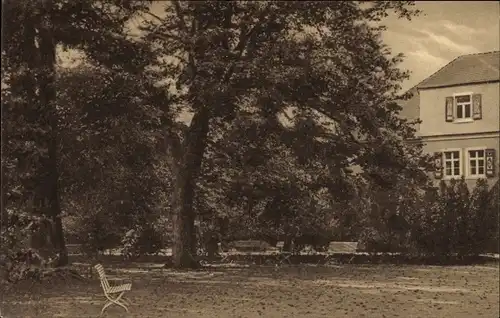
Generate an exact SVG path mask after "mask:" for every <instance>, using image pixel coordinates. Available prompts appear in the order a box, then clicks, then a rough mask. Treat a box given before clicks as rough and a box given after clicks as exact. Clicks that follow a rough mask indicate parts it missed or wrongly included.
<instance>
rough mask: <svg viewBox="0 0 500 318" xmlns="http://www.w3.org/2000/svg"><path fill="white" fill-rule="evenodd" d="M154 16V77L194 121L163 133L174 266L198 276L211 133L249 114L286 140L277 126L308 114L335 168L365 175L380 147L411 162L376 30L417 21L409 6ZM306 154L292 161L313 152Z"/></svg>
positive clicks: (227, 8) (167, 10)
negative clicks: (357, 168)
mask: <svg viewBox="0 0 500 318" xmlns="http://www.w3.org/2000/svg"><path fill="white" fill-rule="evenodd" d="M159 5H160V6H161V7H162V10H161V11H162V12H161V13H159V14H155V13H150V14H149V16H151V19H148V21H149V22H147V23H146V25H145V26H144V27H143V31H144V38H145V39H146V41H150V43H152V45H153V47H154V49H155V50H156V54H157V56H158V59H157V63H155V64H156V65H155V66H156V69H159V70H160V72H162V74H163V75H164V76H165V77H169V79H170V81H166V82H168V83H169V84H171V83H175V84H177V99H178V105H179V108H178V109H179V111H187V112H190V113H191V114H192V119H191V122H190V124H189V127H188V128H187V129H184V131H183V133H182V134H181V133H179V132H177V131H176V130H175V129H170V130H169V131H167V133H168V135H169V138H168V142H169V143H168V145H169V150H170V155H171V156H170V157H171V158H172V159H173V160H171V165H172V167H173V170H174V171H176V174H175V184H176V187H175V188H176V191H175V193H174V195H173V199H174V203H173V204H174V209H175V212H174V231H175V233H174V236H175V246H174V248H173V253H174V264H175V265H176V266H178V267H191V266H196V262H195V261H194V257H193V256H194V254H195V252H196V251H195V245H196V244H195V231H194V220H195V216H196V215H195V209H194V202H195V201H194V196H195V188H196V182H197V180H198V177H199V174H200V169H201V166H202V162H203V158H204V155H205V153H206V149H207V144H208V141H209V136H210V133H211V132H212V131H213V130H214V129H215V127H217V125H220V122H223V123H227V122H230V121H231V120H232V119H233V118H234V117H235V116H239V114H240V112H238V110H239V109H241V107H244V106H248V105H251V106H254V107H256V108H257V112H258V113H259V116H261V117H262V118H264V119H265V120H266V122H268V127H269V129H271V130H275V131H279V130H282V128H283V123H282V121H280V120H279V115H280V114H292V116H298V117H301V116H304V115H307V114H309V115H310V114H314V116H313V117H311V116H310V117H311V118H312V119H311V120H310V122H314V123H315V127H320V128H321V129H310V134H311V135H310V137H309V138H311V139H314V138H320V139H321V140H322V141H323V142H325V143H327V144H329V145H330V146H331V147H330V148H331V156H333V157H334V158H335V162H336V166H337V167H342V166H348V165H352V164H360V165H361V166H364V167H369V164H365V163H366V162H368V159H367V158H368V157H369V156H371V157H374V156H375V151H374V150H373V148H374V146H376V144H375V140H380V139H383V138H386V137H388V138H391V144H390V147H392V148H394V149H396V152H397V153H398V157H397V159H398V161H399V163H401V164H404V163H405V162H406V160H405V157H404V156H402V157H401V156H399V155H403V154H407V153H408V151H404V150H405V148H403V147H401V143H400V139H398V138H394V137H393V136H395V135H397V134H398V132H399V131H402V130H405V129H406V128H405V127H406V123H404V122H402V121H400V120H398V119H397V112H398V110H397V108H396V107H394V106H393V105H392V102H393V101H394V100H395V99H396V98H397V94H398V91H399V89H400V83H401V81H402V80H403V79H405V78H406V77H407V76H408V74H407V73H406V72H403V71H400V70H399V69H398V63H399V62H400V61H401V56H400V55H396V56H392V55H391V52H390V50H389V48H388V47H387V46H385V45H384V44H383V43H382V40H381V33H382V32H383V27H381V26H380V25H379V22H380V21H381V19H383V18H384V17H386V16H387V15H388V14H395V15H397V16H399V17H401V18H407V19H410V18H411V17H412V16H413V15H414V14H416V11H414V10H412V9H411V7H410V6H411V5H412V3H411V2H407V1H405V2H394V1H375V2H368V1H351V2H310V1H307V2H233V1H231V2H220V1H204V2H180V1H170V2H163V3H159ZM391 12H392V13H391ZM360 139H362V140H360ZM303 147H305V148H304V149H297V153H298V154H299V155H300V154H301V153H304V152H305V151H309V149H307V145H306V144H304V145H303ZM387 148H389V145H387ZM370 154H371V155H370ZM403 167H404V165H403ZM340 175H342V174H340Z"/></svg>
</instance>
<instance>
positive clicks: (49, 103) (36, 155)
mask: <svg viewBox="0 0 500 318" xmlns="http://www.w3.org/2000/svg"><path fill="white" fill-rule="evenodd" d="M146 7H147V3H146V2H144V1H112V0H110V1H90V0H88V1H67V0H46V1H27V0H21V1H18V0H6V1H2V8H3V20H4V30H3V36H4V37H3V45H2V111H3V114H5V115H6V116H5V118H2V133H3V134H2V142H3V145H4V147H3V149H4V153H3V156H5V160H2V169H3V170H4V172H5V173H6V174H7V179H9V180H14V179H15V180H16V182H17V184H13V183H12V182H7V183H6V187H5V188H4V187H2V191H3V193H2V199H5V201H4V202H3V204H4V206H8V205H9V204H10V203H12V201H13V199H14V198H16V200H17V203H18V204H20V206H22V210H24V211H28V212H29V213H30V214H32V215H34V216H36V219H38V220H41V221H42V222H41V223H44V224H45V225H46V226H45V227H44V228H45V230H46V231H47V233H45V234H44V235H43V236H46V237H48V242H47V243H48V244H47V246H46V247H48V249H49V250H52V252H51V251H49V254H50V253H52V254H54V253H55V254H57V255H58V257H57V262H56V265H64V264H66V263H67V251H66V246H65V240H64V233H63V227H62V222H61V207H60V190H59V183H60V182H59V181H60V180H59V179H60V171H59V167H58V162H59V159H58V158H59V156H60V137H61V135H60V127H61V122H64V116H62V114H61V113H60V109H59V108H58V107H57V105H56V96H57V89H56V85H55V84H56V65H57V61H56V51H57V49H58V48H60V47H64V48H71V49H77V50H79V51H80V52H83V53H84V54H85V55H87V56H88V58H89V59H91V60H94V61H95V62H97V63H101V64H104V65H106V66H108V67H111V68H121V69H124V70H126V71H127V72H133V73H134V72H135V73H137V72H138V71H140V70H142V69H143V67H144V66H145V65H146V64H147V63H145V62H146V60H147V58H146V57H147V54H146V53H147V50H145V48H146V47H145V46H141V45H140V44H139V43H137V42H133V41H132V40H131V39H130V37H129V36H128V35H127V29H126V22H127V21H129V20H130V18H131V17H132V16H133V15H134V14H135V13H137V12H138V11H140V10H142V9H145V8H146ZM143 53H144V54H143ZM2 117H4V116H2ZM9 162H10V164H8V163H9ZM9 169H11V170H9ZM12 170H13V171H14V172H13V173H9V171H12ZM9 176H14V178H9ZM9 187H10V188H9ZM14 188H15V191H14ZM4 214H6V213H4ZM38 223H39V225H40V224H41V223H40V222H38ZM36 241H39V240H33V243H35V242H36ZM40 247H42V246H40Z"/></svg>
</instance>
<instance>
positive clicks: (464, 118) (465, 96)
mask: <svg viewBox="0 0 500 318" xmlns="http://www.w3.org/2000/svg"><path fill="white" fill-rule="evenodd" d="M445 117H446V121H448V122H458V123H462V122H472V121H474V120H478V119H481V118H482V105H481V94H473V93H458V94H454V95H453V96H449V97H446V109H445Z"/></svg>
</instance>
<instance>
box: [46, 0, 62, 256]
mask: <svg viewBox="0 0 500 318" xmlns="http://www.w3.org/2000/svg"><path fill="white" fill-rule="evenodd" d="M45 5H46V6H47V7H46V8H48V9H50V6H51V5H52V3H51V1H47V2H46V3H45ZM48 12H49V10H46V11H45V12H44V14H43V17H42V20H41V27H40V32H39V34H40V41H39V50H40V62H41V65H40V66H41V74H40V75H41V76H40V82H39V88H40V102H41V105H40V109H41V112H42V114H41V116H40V117H41V118H40V119H42V118H43V119H45V122H44V123H43V124H44V126H45V127H47V128H48V133H47V134H46V140H45V142H46V146H47V150H48V153H47V158H46V160H44V163H45V164H44V165H43V167H41V168H42V169H43V170H45V173H44V174H43V178H44V180H43V181H44V182H43V184H44V186H45V189H44V188H41V189H40V191H42V193H41V196H42V197H43V199H42V200H41V201H42V202H44V203H43V204H44V206H43V209H44V210H45V211H44V214H45V216H46V217H47V218H48V219H49V220H51V223H52V229H51V233H50V238H51V243H52V248H54V250H55V252H56V253H57V254H58V257H57V262H56V263H55V264H54V265H56V266H64V265H66V264H67V263H68V252H67V249H66V242H65V240H64V233H63V227H62V220H61V207H60V203H59V171H58V167H57V141H58V123H57V110H56V103H55V102H56V90H55V65H56V43H55V40H54V37H53V34H52V22H51V21H50V15H49V13H48Z"/></svg>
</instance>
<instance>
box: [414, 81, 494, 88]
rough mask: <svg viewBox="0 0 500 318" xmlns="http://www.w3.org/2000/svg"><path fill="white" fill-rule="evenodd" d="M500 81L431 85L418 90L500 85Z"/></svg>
mask: <svg viewBox="0 0 500 318" xmlns="http://www.w3.org/2000/svg"><path fill="white" fill-rule="evenodd" d="M499 82H500V79H497V80H490V81H475V82H466V83H460V84H450V85H431V86H420V87H417V89H418V90H422V89H432V88H446V87H456V86H466V85H477V84H491V83H499Z"/></svg>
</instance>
